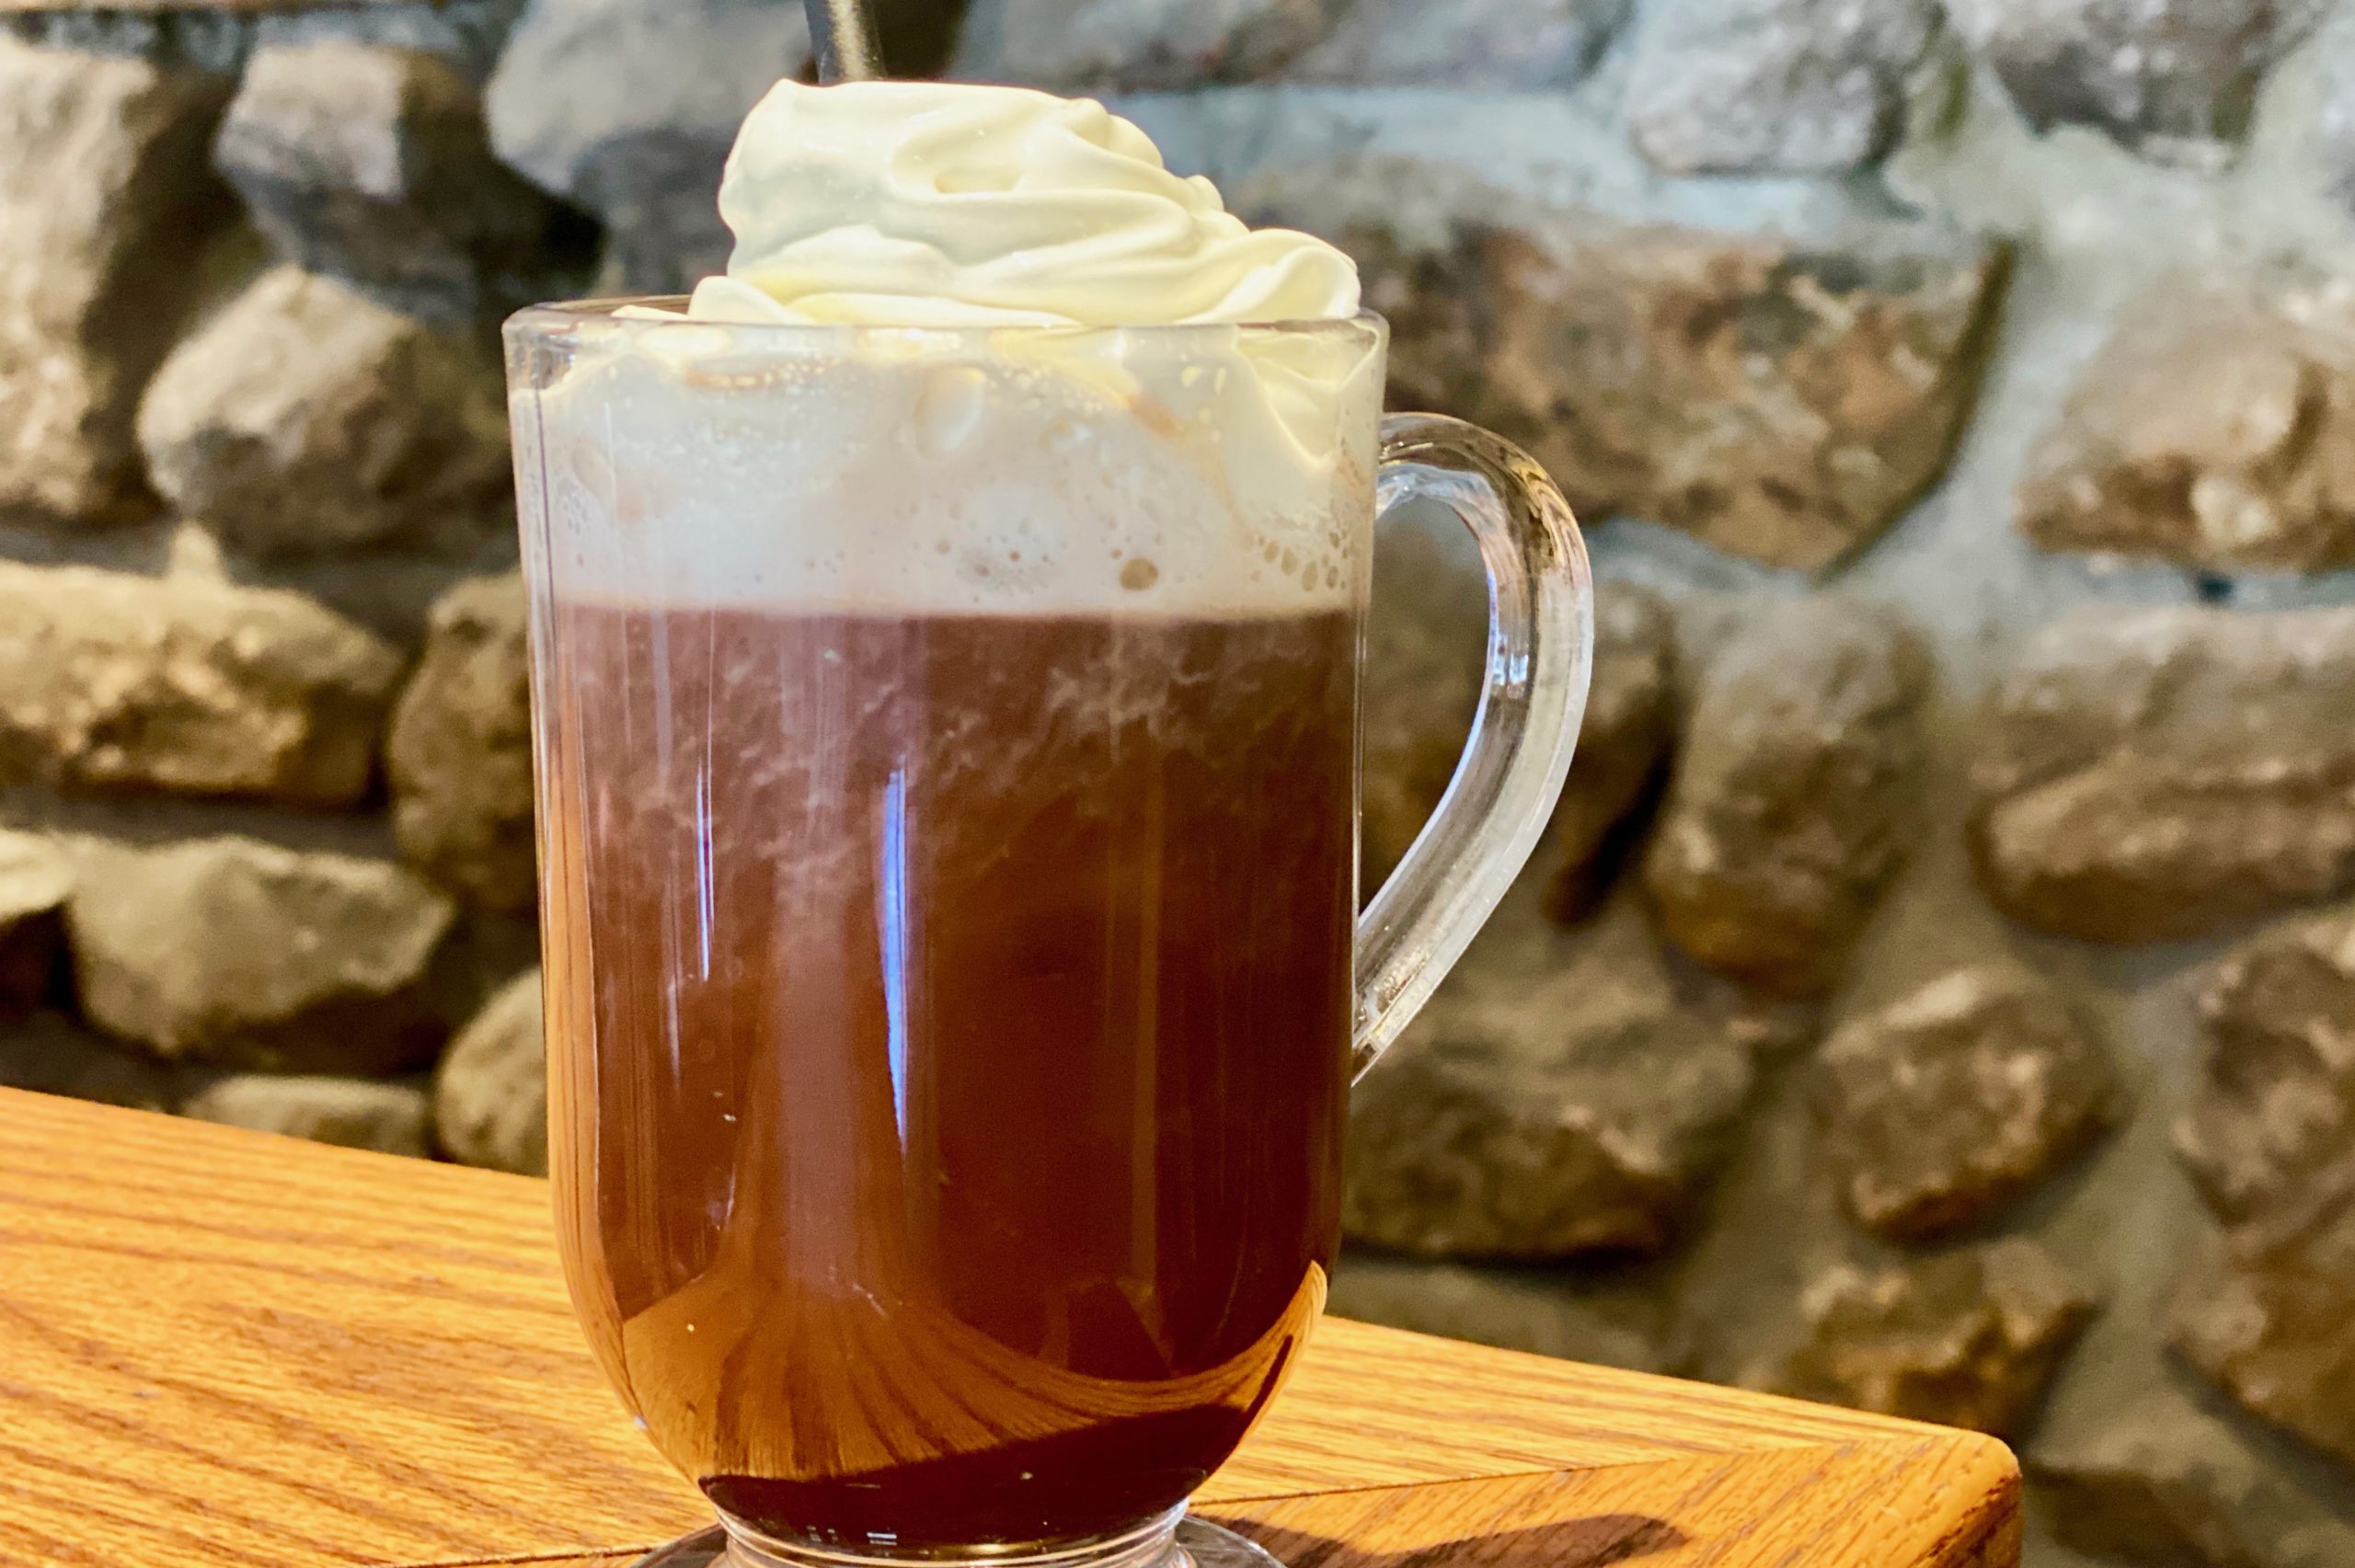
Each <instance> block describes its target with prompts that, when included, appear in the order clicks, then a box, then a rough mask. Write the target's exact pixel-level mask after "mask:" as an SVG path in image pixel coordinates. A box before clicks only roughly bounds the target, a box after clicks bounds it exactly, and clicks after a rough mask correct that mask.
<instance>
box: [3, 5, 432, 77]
mask: <svg viewBox="0 0 2355 1568" xmlns="http://www.w3.org/2000/svg"><path fill="white" fill-rule="evenodd" d="M427 3H429V4H430V3H431V0H427ZM458 3H461V4H463V3H464V0H458ZM254 24H255V18H254V17H251V16H247V15H240V14H238V13H236V12H232V11H225V10H213V11H200V10H154V11H125V10H113V9H104V10H102V9H98V8H96V7H91V8H86V9H85V8H63V7H61V8H58V9H53V10H50V9H44V10H39V11H8V12H6V13H0V37H5V38H6V39H9V40H14V41H16V42H19V43H26V44H31V45H33V46H35V47H37V48H40V49H46V50H53V51H57V52H61V53H72V54H89V55H106V56H112V57H115V58H119V59H122V60H129V61H133V62H137V63H143V64H149V65H155V66H157V67H159V68H161V69H164V70H167V71H178V70H190V69H194V70H198V71H202V72H205V73H208V74H213V75H217V76H220V77H223V78H224V86H225V80H226V79H234V78H235V77H236V74H237V69H238V67H239V66H241V65H242V64H244V63H245V58H246V52H247V49H248V47H250V45H251V44H252V41H253V34H254Z"/></svg>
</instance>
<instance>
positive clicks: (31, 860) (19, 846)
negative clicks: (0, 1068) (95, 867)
mask: <svg viewBox="0 0 2355 1568" xmlns="http://www.w3.org/2000/svg"><path fill="white" fill-rule="evenodd" d="M73 887H74V864H73V862H71V861H69V860H68V859H66V857H65V853H64V852H63V850H60V849H59V848H58V847H57V846H56V845H55V844H53V843H52V842H50V841H48V840H46V839H43V838H40V837H39V836H38V835H36V834H32V833H17V832H9V831H7V830H0V1017H5V1016H7V1015H9V1014H11V1013H21V1012H24V1011H27V1010H29V1009H31V1008H33V1007H35V1006H38V1005H39V1004H40V1002H42V1001H46V1000H47V999H48V997H49V994H50V991H51V990H52V983H53V981H54V980H55V979H56V976H57V958H58V954H59V953H60V952H61V951H62V950H63V944H64V936H65V897H66V895H67V894H68V893H70V892H71V891H73Z"/></svg>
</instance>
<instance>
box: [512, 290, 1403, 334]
mask: <svg viewBox="0 0 2355 1568" xmlns="http://www.w3.org/2000/svg"><path fill="white" fill-rule="evenodd" d="M692 297H693V296H692V295H688V294H615V295H603V296H598V297H594V298H588V299H577V300H550V301H546V302H543V303H537V304H531V305H526V306H524V307H523V309H521V310H519V311H517V312H516V313H515V314H514V315H511V316H509V317H508V318H507V321H506V323H505V325H504V326H503V327H502V329H501V330H502V333H503V335H505V336H507V337H510V338H549V337H559V336H564V335H568V334H570V333H572V332H575V331H577V330H578V329H579V328H580V326H583V325H585V324H590V323H594V324H596V326H597V327H598V329H599V334H600V336H603V334H604V333H606V332H618V333H626V334H628V335H630V336H632V337H638V336H647V337H652V336H660V335H668V334H672V333H679V332H685V331H710V330H712V329H714V328H718V329H719V330H722V331H725V332H728V333H729V334H730V335H741V336H742V337H743V338H750V339H752V340H753V341H768V342H775V343H778V344H789V343H792V342H795V341H797V340H799V341H803V342H824V343H839V342H842V341H844V339H847V338H859V337H863V336H866V335H868V334H883V335H890V336H894V337H903V338H911V339H919V340H925V341H939V340H949V341H970V342H973V343H976V344H981V343H990V342H1002V341H1004V340H1005V338H1007V337H1009V336H1011V337H1016V338H1077V337H1087V336H1093V335H1097V334H1101V333H1121V334H1124V335H1134V336H1140V337H1145V338H1151V339H1155V340H1166V341H1177V342H1183V341H1185V340H1186V339H1188V338H1203V339H1210V338H1219V337H1223V336H1226V335H1230V334H1235V333H1245V334H1249V335H1251V336H1254V337H1260V336H1267V337H1278V336H1281V337H1286V338H1308V337H1337V338H1338V337H1345V336H1357V335H1360V334H1365V333H1371V334H1372V335H1373V337H1374V338H1376V339H1377V340H1385V341H1386V340H1387V339H1388V338H1389V336H1390V323H1389V321H1388V319H1387V318H1385V317H1384V316H1383V315H1381V314H1380V313H1379V312H1377V311H1373V310H1368V309H1365V308H1363V307H1361V308H1360V309H1359V310H1358V311H1357V313H1356V314H1355V315H1331V316H1300V317H1292V318H1288V319H1278V320H1268V321H1189V322H1167V321H1149V322H1006V323H987V324H973V325H967V326H943V325H939V324H929V325H927V324H925V323H920V322H888V321H812V322H800V321H717V320H697V319H694V318H690V317H688V316H686V315H684V314H682V315H667V316H656V315H641V316H626V315H621V314H619V313H620V312H621V311H623V310H624V309H626V308H631V307H637V308H639V309H645V310H670V311H678V312H684V310H685V308H686V304H687V302H688V301H689V300H690V299H691V298H692Z"/></svg>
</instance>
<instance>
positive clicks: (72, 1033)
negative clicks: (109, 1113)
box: [0, 1012, 184, 1111]
mask: <svg viewBox="0 0 2355 1568" xmlns="http://www.w3.org/2000/svg"><path fill="white" fill-rule="evenodd" d="M0 1086H5V1087H6V1088H10V1089H24V1090H29V1091H30V1092H32V1093H36V1094H63V1095H65V1096H67V1097H69V1098H71V1099H75V1100H93V1101H96V1102H98V1104H102V1105H124V1106H128V1107H130V1108H131V1109H132V1110H140V1111H168V1110H171V1109H173V1108H174V1107H176V1106H177V1105H178V1104H179V1103H180V1099H181V1096H182V1093H184V1086H183V1084H182V1083H181V1081H180V1074H179V1073H178V1071H177V1070H174V1069H173V1068H172V1067H171V1066H169V1065H168V1064H167V1063H164V1062H159V1061H157V1060H156V1059H155V1058H154V1057H152V1056H149V1055H147V1054H146V1053H145V1052H144V1051H134V1050H126V1049H124V1048H123V1047H121V1045H119V1044H117V1043H116V1042H114V1041H112V1040H109V1039H108V1038H107V1037H106V1036H103V1035H99V1034H96V1033H94V1032H92V1031H91V1030H89V1029H87V1028H86V1027H84V1026H83V1025H82V1024H80V1023H78V1022H76V1021H75V1019H73V1018H72V1017H70V1016H68V1015H67V1014H65V1013H55V1012H40V1013H31V1014H29V1015H27V1016H25V1017H21V1018H0Z"/></svg>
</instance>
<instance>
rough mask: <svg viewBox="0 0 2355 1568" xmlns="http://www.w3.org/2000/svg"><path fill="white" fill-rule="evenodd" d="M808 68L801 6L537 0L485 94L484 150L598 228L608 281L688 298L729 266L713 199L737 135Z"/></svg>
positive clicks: (762, 0) (719, 0) (736, 0)
mask: <svg viewBox="0 0 2355 1568" xmlns="http://www.w3.org/2000/svg"><path fill="white" fill-rule="evenodd" d="M809 63H810V32H809V24H808V22H807V21H806V20H805V18H804V13H803V10H802V8H801V7H800V6H793V5H777V4H773V3H771V0H685V3H683V0H533V3H532V4H531V6H529V7H528V8H527V9H526V10H525V11H524V13H523V19H522V20H521V21H520V22H518V23H517V24H516V27H515V31H514V33H513V35H512V36H511V38H510V39H509V40H508V44H507V50H506V52H505V53H504V54H502V55H501V56H500V61H499V69H498V71H497V72H496V73H495V74H493V75H492V77H491V79H490V86H489V88H488V92H487V93H486V95H485V99H484V101H485V106H486V109H487V110H488V115H489V120H490V140H491V145H492V146H493V147H494V148H496V149H497V150H498V153H499V155H500V157H502V158H504V159H505V160H506V161H507V162H508V163H510V164H511V165H512V166H514V167H516V168H517V169H519V170H521V171H522V172H523V174H524V175H525V176H527V177H530V178H531V179H532V180H534V182H536V183H537V184H538V185H539V186H540V187H541V188H542V189H546V190H549V191H552V192H554V193H555V194H557V195H558V196H561V197H564V198H566V199H568V200H571V201H574V202H576V203H578V204H579V205H580V206H582V207H585V208H587V209H588V210H589V211H591V212H594V213H595V214H596V215H597V216H598V218H600V219H601V220H603V223H605V225H606V228H607V231H608V235H607V244H608V246H609V249H608V253H607V258H606V272H607V275H606V277H605V279H604V280H603V283H604V284H605V285H606V286H609V287H610V288H612V289H613V290H615V291H616V292H631V293H644V292H676V291H682V290H684V289H686V288H688V287H689V286H691V285H692V284H693V283H694V282H695V280H697V279H699V278H701V277H703V276H705V275H706V274H707V273H711V272H716V271H718V270H720V269H722V268H723V267H724V266H725V265H726V262H727V258H728V252H729V243H730V242H729V237H728V232H727V230H726V228H725V227H724V226H723V225H722V224H721V223H720V221H719V212H718V206H717V204H716V202H715V200H714V197H715V194H716V192H717V191H718V189H719V174H720V168H721V166H722V165H723V164H725V163H726V161H727V158H728V150H729V146H731V145H732V144H733V143H734V142H735V140H736V128H737V126H738V125H739V124H740V123H741V122H742V120H743V118H744V113H745V111H746V110H747V109H751V108H752V105H753V103H754V102H755V101H757V100H758V99H759V97H761V95H762V94H763V93H764V92H766V91H767V90H768V89H769V88H770V87H771V86H774V85H775V83H776V81H777V79H778V78H779V77H785V76H796V75H798V74H801V72H802V71H803V69H804V68H805V67H806V66H807V65H808V64H809Z"/></svg>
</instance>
